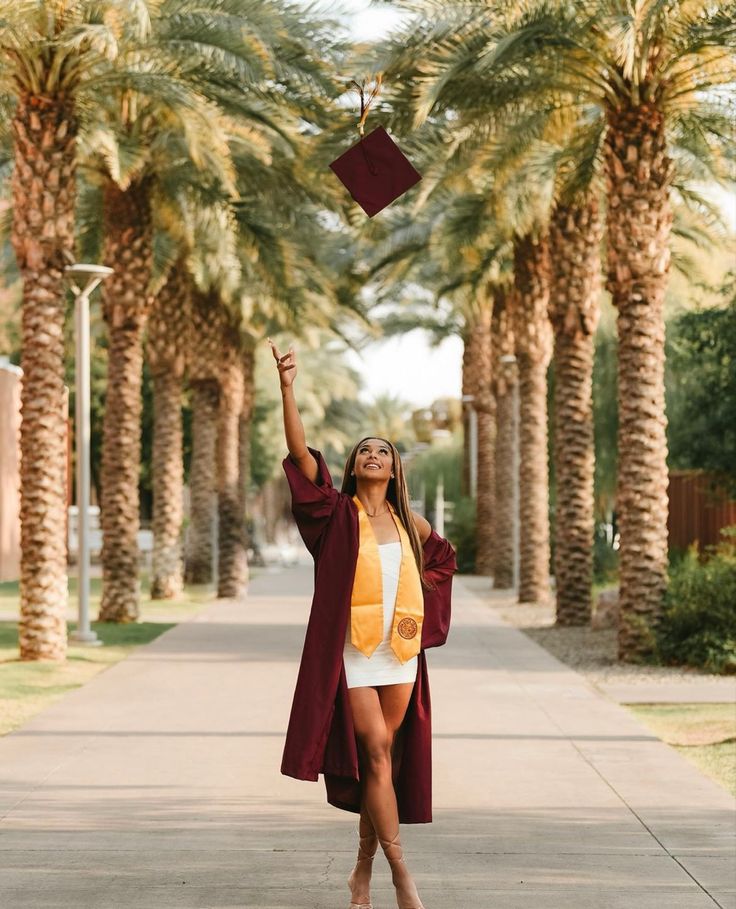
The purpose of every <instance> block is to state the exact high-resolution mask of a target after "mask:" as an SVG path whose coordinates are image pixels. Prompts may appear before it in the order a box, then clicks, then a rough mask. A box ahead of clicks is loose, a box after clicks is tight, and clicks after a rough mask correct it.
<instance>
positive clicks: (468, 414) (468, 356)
mask: <svg viewBox="0 0 736 909" xmlns="http://www.w3.org/2000/svg"><path fill="white" fill-rule="evenodd" d="M462 340H463V366H462V396H463V402H462V404H463V463H462V478H461V484H462V485H461V489H462V494H463V495H464V496H470V495H471V488H470V487H471V482H470V436H471V432H470V421H471V420H472V410H473V405H472V403H471V402H469V401H467V400H466V397H468V396H470V395H472V394H474V391H473V390H472V389H473V381H474V380H473V368H472V365H471V360H472V355H473V351H472V331H471V330H470V328H469V327H467V326H466V328H465V331H464V332H463V338H462Z"/></svg>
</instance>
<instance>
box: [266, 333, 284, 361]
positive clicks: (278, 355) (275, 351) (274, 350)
mask: <svg viewBox="0 0 736 909" xmlns="http://www.w3.org/2000/svg"><path fill="white" fill-rule="evenodd" d="M268 343H269V344H270V345H271V353H272V354H273V356H274V359H275V360H280V359H281V351H280V350H279V349H278V347H277V346H276V345H275V344H274V343H273V341H272V340H271V339H270V338H269V339H268Z"/></svg>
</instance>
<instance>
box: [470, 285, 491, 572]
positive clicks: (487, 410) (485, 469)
mask: <svg viewBox="0 0 736 909" xmlns="http://www.w3.org/2000/svg"><path fill="white" fill-rule="evenodd" d="M491 299H492V298H491ZM491 318H492V306H483V308H482V309H481V311H480V313H479V314H478V317H477V319H476V321H475V324H474V334H475V344H474V352H475V357H476V362H475V368H474V375H475V383H476V384H475V392H474V395H475V402H474V406H475V410H476V413H477V420H478V452H477V457H478V461H477V463H478V486H477V492H476V506H475V532H476V554H475V573H476V574H480V575H490V574H492V572H493V542H494V540H493V524H494V512H495V498H496V486H495V472H496V471H495V466H496V465H495V443H496V420H495V410H496V402H495V400H494V397H493V394H492V391H491V379H492V376H491V373H492V339H491Z"/></svg>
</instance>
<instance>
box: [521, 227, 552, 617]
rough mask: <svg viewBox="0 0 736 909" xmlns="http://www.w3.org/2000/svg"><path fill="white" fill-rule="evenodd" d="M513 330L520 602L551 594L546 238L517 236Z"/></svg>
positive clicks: (550, 344)
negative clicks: (517, 424) (517, 423)
mask: <svg viewBox="0 0 736 909" xmlns="http://www.w3.org/2000/svg"><path fill="white" fill-rule="evenodd" d="M514 282H515V296H514V303H515V305H514V320H515V321H514V336H515V340H516V356H517V359H518V368H519V396H520V397H519V420H520V429H519V432H520V438H519V442H520V463H519V489H520V501H519V523H520V547H519V602H520V603H540V602H544V601H545V600H547V598H548V597H549V568H550V566H549V559H550V547H549V477H548V464H547V365H548V364H549V360H550V356H551V353H552V332H551V327H550V324H549V318H548V315H547V306H548V302H549V248H548V244H547V240H546V238H543V239H535V238H533V237H531V236H529V235H527V236H525V237H521V238H517V239H516V240H515V241H514Z"/></svg>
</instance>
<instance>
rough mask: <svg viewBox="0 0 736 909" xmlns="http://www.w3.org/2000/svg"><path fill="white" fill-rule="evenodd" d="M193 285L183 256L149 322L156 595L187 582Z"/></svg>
mask: <svg viewBox="0 0 736 909" xmlns="http://www.w3.org/2000/svg"><path fill="white" fill-rule="evenodd" d="M188 286H189V285H188V282H187V280H186V272H185V264H184V262H183V261H181V260H180V261H178V262H177V263H176V264H175V265H174V267H173V268H172V270H171V273H170V274H169V276H168V279H167V281H166V283H165V284H164V286H163V287H162V288H161V290H160V291H159V292H158V294H157V295H156V297H155V299H154V301H153V307H152V309H151V316H150V319H149V323H148V345H147V353H148V361H149V366H150V370H151V376H152V379H153V573H152V576H151V598H152V599H170V598H172V597H176V596H178V595H179V594H180V593H181V591H182V586H183V564H182V552H181V528H182V519H183V486H184V464H183V460H182V416H181V395H182V379H183V377H184V353H185V348H184V344H185V336H186V321H187V313H188V310H189V307H188V305H187V297H188Z"/></svg>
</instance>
